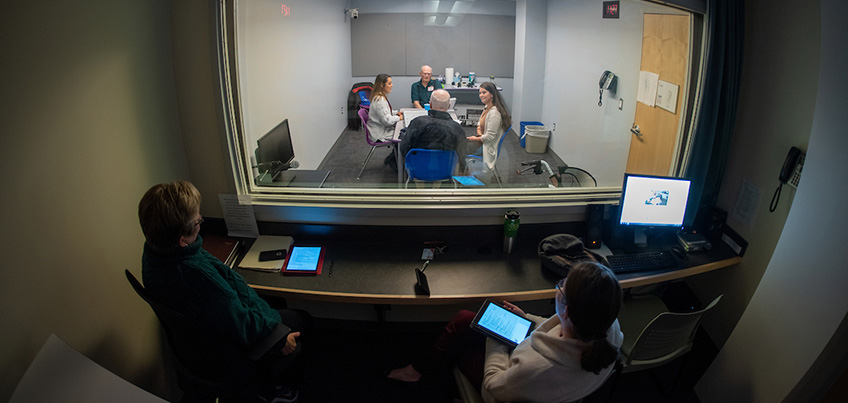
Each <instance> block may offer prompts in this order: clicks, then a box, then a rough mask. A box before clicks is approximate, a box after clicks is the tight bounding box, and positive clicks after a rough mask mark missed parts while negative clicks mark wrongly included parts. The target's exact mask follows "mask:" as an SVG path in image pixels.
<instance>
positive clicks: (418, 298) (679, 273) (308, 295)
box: [249, 256, 742, 305]
mask: <svg viewBox="0 0 848 403" xmlns="http://www.w3.org/2000/svg"><path fill="white" fill-rule="evenodd" d="M741 261H742V258H741V257H739V256H736V257H732V258H728V259H724V260H719V261H716V262H711V263H707V264H702V265H699V266H694V267H688V268H685V269H680V270H675V271H670V272H666V273H659V274H654V275H647V276H641V277H635V278H629V279H624V280H621V281H620V284H621V288H631V287H639V286H643V285H648V284H656V283H661V282H664V281H671V280H677V279H680V278H684V277H689V276H694V275H697V274H701V273H706V272H708V271H713V270H718V269H721V268H724V267H729V266H733V265H735V264H738V263H739V262H741ZM249 285H250V287H252V288H253V289H255V290H256V292H258V293H260V294H262V295H268V296H279V297H291V298H296V299H303V300H312V301H324V302H344V303H352V304H389V305H450V304H458V303H465V302H469V301H483V300H485V299H487V298H488V299H492V300H495V301H501V300H504V299H505V300H509V301H534V300H542V299H548V298H554V292H555V290H554V288H553V287H551V288H550V289H544V290H531V291H516V292H500V293H487V294H452V295H438V294H436V295H430V296H426V295H411V294H362V293H345V292H334V291H315V290H303V289H297V288H280V287H270V286H263V285H255V284H249Z"/></svg>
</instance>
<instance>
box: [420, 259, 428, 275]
mask: <svg viewBox="0 0 848 403" xmlns="http://www.w3.org/2000/svg"><path fill="white" fill-rule="evenodd" d="M428 264H430V261H429V260H428V261H426V262H424V266H421V272H422V273H424V270H427V265H428Z"/></svg>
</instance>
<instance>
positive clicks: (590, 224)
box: [583, 204, 604, 249]
mask: <svg viewBox="0 0 848 403" xmlns="http://www.w3.org/2000/svg"><path fill="white" fill-rule="evenodd" d="M603 238H604V205H603V204H589V205H587V206H586V241H585V242H583V246H585V247H586V248H588V249H598V248H600V247H601V242H602V241H603Z"/></svg>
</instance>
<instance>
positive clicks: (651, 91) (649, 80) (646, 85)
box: [636, 71, 660, 106]
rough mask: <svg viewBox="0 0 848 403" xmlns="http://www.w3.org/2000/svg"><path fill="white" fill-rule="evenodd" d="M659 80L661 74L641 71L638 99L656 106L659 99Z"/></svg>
mask: <svg viewBox="0 0 848 403" xmlns="http://www.w3.org/2000/svg"><path fill="white" fill-rule="evenodd" d="M659 80H660V75H659V74H657V73H651V72H650V71H640V72H639V91H638V93H637V94H636V100H637V101H639V102H641V103H643V104H645V105H648V106H654V104H655V102H656V99H657V82H658V81H659Z"/></svg>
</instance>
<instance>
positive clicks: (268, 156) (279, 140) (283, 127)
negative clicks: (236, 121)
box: [256, 119, 294, 169]
mask: <svg viewBox="0 0 848 403" xmlns="http://www.w3.org/2000/svg"><path fill="white" fill-rule="evenodd" d="M256 145H257V148H256V163H257V164H263V163H265V164H267V163H276V162H279V164H273V165H274V167H276V168H277V169H285V168H287V167H286V164H288V163H290V162H292V160H294V146H292V141H291V132H290V131H289V120H288V119H283V121H282V122H280V124H278V125H277V126H275V127H274V128H273V129H271V130H270V131H268V133H265V135H264V136H262V137H260V138H259V140H257V141H256Z"/></svg>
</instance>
